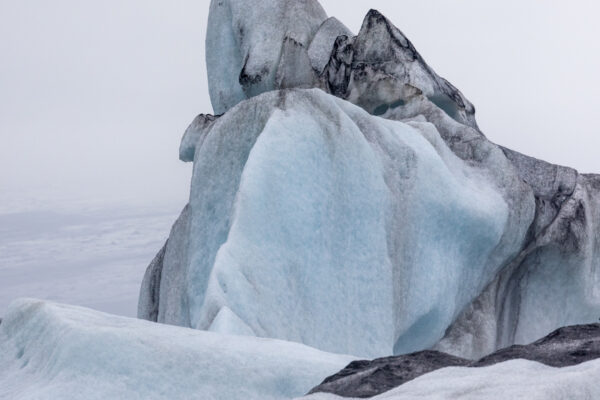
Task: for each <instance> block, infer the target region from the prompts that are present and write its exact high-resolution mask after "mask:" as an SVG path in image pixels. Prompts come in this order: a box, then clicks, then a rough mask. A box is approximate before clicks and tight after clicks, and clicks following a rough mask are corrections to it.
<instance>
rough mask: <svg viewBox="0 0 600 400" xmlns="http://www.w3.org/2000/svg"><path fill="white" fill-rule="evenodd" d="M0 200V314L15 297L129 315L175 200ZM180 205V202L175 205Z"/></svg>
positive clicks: (177, 207) (134, 308)
mask: <svg viewBox="0 0 600 400" xmlns="http://www.w3.org/2000/svg"><path fill="white" fill-rule="evenodd" d="M139 203H140V202H138V204H135V202H132V203H127V202H121V203H115V202H106V201H104V200H94V201H91V200H89V199H88V200H82V201H73V200H64V201H60V202H59V201H47V202H39V201H37V202H36V201H31V200H27V199H26V198H24V199H15V198H14V197H13V199H12V200H11V199H8V197H7V196H4V197H1V198H0V317H2V315H4V314H5V312H6V308H7V306H8V304H9V303H10V302H11V301H12V300H14V299H16V298H19V297H35V298H40V299H46V300H52V301H58V302H63V303H68V304H75V305H81V306H86V307H90V308H93V309H96V310H100V311H105V312H109V313H113V314H118V315H125V316H135V315H136V313H137V299H138V294H139V288H140V283H141V281H142V277H143V275H144V271H145V269H146V267H147V266H148V264H149V263H150V261H151V260H152V258H153V257H154V255H155V254H156V252H157V251H158V250H159V249H160V247H161V246H162V245H163V243H164V241H165V239H166V238H167V236H168V234H169V230H170V228H171V225H172V223H173V221H174V220H175V218H176V216H177V214H178V212H179V211H180V205H179V204H177V202H170V203H168V204H165V202H163V203H161V204H155V205H149V204H143V203H142V204H139ZM181 206H182V205H181Z"/></svg>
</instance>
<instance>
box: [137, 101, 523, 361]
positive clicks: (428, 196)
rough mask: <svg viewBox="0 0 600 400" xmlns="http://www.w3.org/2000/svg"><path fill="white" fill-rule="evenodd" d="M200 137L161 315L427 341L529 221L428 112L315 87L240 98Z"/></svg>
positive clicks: (300, 334) (362, 350)
mask: <svg viewBox="0 0 600 400" xmlns="http://www.w3.org/2000/svg"><path fill="white" fill-rule="evenodd" d="M195 151H196V152H195V156H194V159H195V163H194V174H193V178H192V193H191V196H190V206H189V209H188V210H187V211H186V212H185V213H184V215H182V217H181V218H180V220H179V221H178V223H177V224H176V225H175V227H174V234H172V235H171V238H170V239H169V242H168V243H167V248H166V252H165V257H164V258H165V261H166V260H167V257H168V256H169V255H172V257H173V259H172V261H169V262H163V265H164V267H163V268H165V269H172V270H173V271H171V272H168V273H165V272H164V271H163V273H162V275H163V276H165V275H167V276H169V277H170V278H168V279H171V280H168V279H164V280H161V282H160V287H159V288H158V289H157V290H159V292H160V295H159V301H160V306H159V313H158V316H157V321H159V322H165V323H169V324H176V325H183V326H191V327H194V328H198V329H209V328H210V327H211V326H212V325H213V321H214V319H215V318H216V316H217V315H219V317H220V319H222V318H227V319H229V320H230V321H229V322H228V323H227V324H225V325H228V324H229V325H231V326H235V327H236V328H235V329H236V333H237V332H238V329H241V331H244V332H249V331H251V332H252V333H253V334H254V335H257V336H264V337H274V338H280V339H286V340H292V341H298V342H301V343H305V344H308V345H311V346H314V347H317V348H320V349H322V350H326V351H332V352H340V353H347V354H356V355H361V356H382V355H387V354H391V353H392V352H393V351H396V352H404V351H411V350H415V349H420V348H424V347H429V346H432V345H434V344H435V343H436V342H437V341H438V340H439V339H440V338H441V337H442V336H443V335H444V332H445V330H446V328H447V326H448V325H450V324H451V323H452V321H453V320H454V319H455V318H456V316H457V315H458V313H459V312H460V311H461V310H462V309H463V308H464V307H465V306H466V305H467V304H469V302H471V301H472V300H473V299H474V298H475V297H476V296H477V295H478V294H479V293H480V292H481V291H482V290H483V288H484V287H485V285H486V284H487V283H489V282H491V281H492V280H493V279H494V277H495V275H496V274H497V273H498V271H499V268H500V267H501V265H502V263H501V262H499V260H500V261H503V260H505V259H507V258H509V257H511V256H512V255H514V254H515V253H516V252H517V251H518V249H519V247H520V245H521V244H522V241H523V240H524V237H525V234H526V230H527V226H528V225H527V224H523V223H522V221H521V220H520V218H521V216H520V215H515V214H514V213H513V212H511V211H510V210H509V208H508V204H507V202H506V201H505V199H504V198H503V194H504V188H502V187H501V182H500V183H496V182H494V181H493V180H492V179H490V178H489V176H488V171H486V170H485V169H484V168H483V167H480V166H472V165H469V164H467V163H465V162H463V161H462V160H461V159H459V158H458V157H457V156H455V155H454V154H453V153H452V151H451V150H450V149H449V148H448V147H447V146H446V144H445V142H444V141H443V140H442V139H441V138H440V136H439V133H438V131H437V130H436V129H435V127H434V126H433V125H432V124H429V123H424V122H417V121H415V122H409V123H408V124H407V123H402V122H396V121H389V120H385V119H382V118H377V117H373V116H371V115H369V114H368V113H366V112H365V111H364V110H362V109H360V108H358V107H356V106H354V105H352V104H350V103H348V102H345V101H343V100H340V99H337V98H335V97H333V96H330V95H327V94H325V93H324V92H322V91H320V90H317V89H312V90H301V89H296V90H288V91H279V92H270V93H265V94H263V95H260V96H257V97H255V98H252V99H250V100H247V101H244V102H242V103H240V104H239V105H238V106H236V107H234V108H233V109H232V110H231V111H230V112H228V113H227V114H225V115H223V116H222V117H220V118H219V119H218V120H217V121H216V122H215V123H214V125H213V126H212V128H211V129H210V131H209V132H208V133H206V134H205V136H204V137H203V139H202V141H201V142H199V144H198V145H197V147H196V149H195ZM498 151H499V150H498ZM532 212H533V210H532ZM531 217H532V216H531ZM525 222H528V221H525ZM171 249H173V250H172V251H171ZM175 249H176V250H175ZM475 266H477V267H475ZM174 270H176V271H177V272H174ZM183 277H185V278H183ZM142 297H143V296H142ZM140 304H142V302H141V303H140ZM224 308H226V309H227V310H228V311H227V312H226V314H225V317H223V316H222V314H221V310H222V309H224ZM140 316H141V317H144V318H148V319H152V318H150V316H149V311H145V310H144V309H143V307H142V309H141V310H140ZM240 321H242V322H243V323H241V324H240ZM223 324H224V322H223V321H221V322H220V323H219V324H218V325H219V326H222V325H223ZM240 325H242V327H240ZM248 329H249V330H248Z"/></svg>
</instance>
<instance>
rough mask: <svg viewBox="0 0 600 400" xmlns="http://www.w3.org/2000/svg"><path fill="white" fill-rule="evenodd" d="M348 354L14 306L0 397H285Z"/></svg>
mask: <svg viewBox="0 0 600 400" xmlns="http://www.w3.org/2000/svg"><path fill="white" fill-rule="evenodd" d="M350 360H351V358H350V357H348V356H341V355H333V354H328V353H323V352H320V351H317V350H315V349H312V348H309V347H306V346H303V345H300V344H296V343H287V342H282V341H277V340H267V339H258V338H250V337H236V336H226V335H219V334H215V333H210V332H200V331H195V330H191V329H185V328H177V327H170V326H166V325H160V324H155V323H149V322H146V321H140V320H135V319H128V318H123V317H116V316H111V315H108V314H104V313H99V312H95V311H92V310H88V309H83V308H78V307H72V306H64V305H58V304H51V303H45V302H41V301H36V300H18V301H15V302H13V303H12V305H11V306H10V308H9V311H8V313H7V314H6V315H5V318H4V319H3V321H2V323H1V324H0V399H7V400H9V399H10V400H25V399H48V400H50V399H61V400H68V399H128V400H131V399H145V400H146V399H169V400H172V399H202V400H211V399H222V400H236V399H240V400H251V399H256V400H258V399H260V400H264V399H285V398H292V397H295V396H299V395H302V394H304V393H306V392H307V391H308V390H309V389H310V388H311V387H312V386H314V385H316V384H317V383H318V382H319V381H320V380H322V379H323V377H324V376H327V375H328V374H331V373H333V372H335V371H336V370H338V369H340V368H342V367H343V366H344V365H346V364H347V363H348V362H349V361H350Z"/></svg>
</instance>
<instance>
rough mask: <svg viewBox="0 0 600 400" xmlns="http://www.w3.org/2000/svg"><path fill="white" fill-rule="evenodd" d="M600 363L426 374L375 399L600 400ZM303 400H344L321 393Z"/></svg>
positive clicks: (519, 363) (511, 364)
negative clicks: (561, 366) (563, 366)
mask: <svg viewBox="0 0 600 400" xmlns="http://www.w3.org/2000/svg"><path fill="white" fill-rule="evenodd" d="M598 376H600V360H595V361H590V362H587V363H584V364H580V365H577V366H574V367H568V368H552V367H547V366H545V365H543V364H539V363H536V362H533V361H526V360H515V361H507V362H503V363H500V364H496V365H493V366H491V367H485V368H466V367H450V368H444V369H440V370H437V371H435V372H431V373H429V374H426V375H423V376H421V377H419V378H417V379H415V380H413V381H410V382H408V383H405V384H404V385H402V386H400V387H398V388H396V389H392V390H390V391H388V392H385V393H383V394H380V395H378V396H375V397H371V399H372V400H405V399H423V400H451V399H461V400H480V399H485V400H506V399H511V400H588V399H597V398H600V385H599V384H598ZM302 399H303V400H342V399H349V398H347V397H339V396H336V395H332V394H325V393H319V394H314V395H311V396H306V397H302Z"/></svg>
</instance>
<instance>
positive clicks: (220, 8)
mask: <svg viewBox="0 0 600 400" xmlns="http://www.w3.org/2000/svg"><path fill="white" fill-rule="evenodd" d="M326 19H327V15H326V14H325V11H324V10H323V8H322V7H321V5H320V4H319V2H318V1H317V0H259V1H253V2H252V3H248V2H247V1H243V0H211V3H210V15H209V19H208V27H207V34H206V67H207V71H208V83H209V91H210V98H211V101H212V105H213V109H214V112H215V114H217V115H218V114H223V113H225V112H226V111H227V110H229V109H230V108H231V107H233V106H235V105H236V104H237V103H239V102H240V101H242V100H244V99H246V98H249V97H252V96H256V95H258V94H260V93H263V92H266V91H269V90H274V89H278V88H290V87H299V86H306V87H312V86H313V85H314V82H313V75H314V74H313V71H312V67H311V66H310V61H309V59H308V53H307V52H308V46H309V45H310V40H311V39H312V37H313V36H314V34H315V33H316V32H317V30H318V29H319V27H320V25H321V23H323V21H325V20H326Z"/></svg>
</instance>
